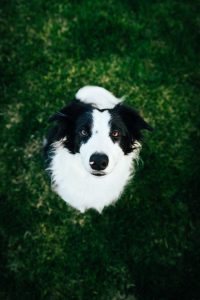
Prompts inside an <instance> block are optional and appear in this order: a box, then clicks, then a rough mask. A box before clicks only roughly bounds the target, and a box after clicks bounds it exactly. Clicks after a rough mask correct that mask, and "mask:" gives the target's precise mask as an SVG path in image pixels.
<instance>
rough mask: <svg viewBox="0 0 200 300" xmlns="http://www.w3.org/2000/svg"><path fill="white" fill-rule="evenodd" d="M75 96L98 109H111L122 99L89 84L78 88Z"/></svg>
mask: <svg viewBox="0 0 200 300" xmlns="http://www.w3.org/2000/svg"><path fill="white" fill-rule="evenodd" d="M75 97H76V99H78V100H80V101H82V102H84V103H87V104H91V105H93V106H94V107H96V108H98V109H112V108H113V107H114V106H115V105H117V104H119V103H120V102H121V101H122V100H121V99H118V98H116V97H115V96H114V95H113V94H111V93H110V92H109V91H107V90H106V89H104V88H102V87H99V86H89V85H88V86H85V87H83V88H81V89H80V90H78V92H77V93H76V96H75Z"/></svg>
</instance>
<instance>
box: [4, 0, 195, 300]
mask: <svg viewBox="0 0 200 300" xmlns="http://www.w3.org/2000/svg"><path fill="white" fill-rule="evenodd" d="M197 10H198V7H197V3H196V1H186V0H183V1H182V2H181V3H180V2H179V1H175V0H166V1H164V0H161V1H156V0H151V1H143V0H141V1H137V0H135V1H130V0H125V1H120V0H117V1H113V0H107V1H104V0H102V1H91V0H86V1H81V0H76V1H70V0H68V1H61V0H58V1H56V2H55V1H44V0H31V1H24V0H15V1H10V2H7V1H5V2H4V3H3V4H2V6H1V11H0V13H1V16H0V22H1V56H0V62H1V67H2V71H3V72H2V76H1V79H0V80H1V94H2V97H1V115H0V129H1V148H0V154H1V161H0V178H1V185H0V237H1V243H0V248H1V268H0V274H1V280H0V282H1V285H2V287H1V289H0V290H1V292H0V296H1V298H2V299H8V300H10V299H53V300H54V299H55V300H58V299H59V300H60V299H69V300H73V299H74V300H88V299H98V300H99V299H102V300H106V299H117V300H118V299H128V295H129V296H130V295H136V297H137V299H141V300H151V299H152V300H169V299H182V300H184V299H190V300H196V299H198V298H199V292H200V291H199V280H200V274H199V269H200V268H199V267H200V266H199V265H200V262H199V246H200V245H199V233H200V232H199V228H200V226H199V225H200V224H199V218H198V214H199V178H200V177H199V171H200V170H199V166H200V161H199V146H200V145H199V137H200V130H199V128H200V126H199V125H200V124H199V113H198V112H199V101H198V96H199V79H198V78H199V77H198V75H199V69H198V63H197V62H198V51H199V49H198V48H199V44H198V35H197V33H198V25H199V17H198V15H197ZM86 84H96V85H100V86H103V87H105V88H107V89H109V90H111V91H112V92H113V93H114V94H115V95H117V96H120V97H121V96H122V95H126V103H128V104H129V105H131V106H133V107H135V108H136V109H137V110H138V111H140V112H141V114H142V115H143V116H144V117H145V119H146V120H147V121H148V122H149V123H150V124H151V125H152V126H153V127H154V128H155V130H154V132H153V133H147V134H146V135H145V141H144V146H143V151H142V160H143V164H141V165H140V166H139V167H138V170H137V174H136V177H135V178H134V179H133V181H132V182H131V183H130V185H129V186H128V187H127V189H126V192H125V193H124V195H123V196H122V197H121V199H120V200H119V201H118V202H117V203H116V205H115V206H111V207H108V208H107V209H105V210H104V212H103V214H102V215H99V214H98V213H96V212H95V211H92V210H90V211H88V212H87V213H86V214H84V215H81V214H79V213H78V212H76V211H75V210H73V209H71V208H70V207H69V206H67V205H66V204H65V203H64V202H63V201H62V200H61V199H59V197H58V196H56V195H55V194H53V193H52V191H51V189H50V186H49V181H48V178H47V176H46V174H45V172H44V164H43V157H42V139H43V136H44V135H45V134H46V132H47V130H48V126H49V125H48V122H47V120H48V117H49V116H50V115H51V114H52V113H53V112H55V111H57V110H58V109H59V108H60V107H62V106H63V105H64V104H65V103H67V102H68V101H69V100H70V99H72V98H73V96H74V94H75V92H76V91H77V90H78V89H79V88H80V87H82V86H84V85H86Z"/></svg>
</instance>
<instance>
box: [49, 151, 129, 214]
mask: <svg viewBox="0 0 200 300" xmlns="http://www.w3.org/2000/svg"><path fill="white" fill-rule="evenodd" d="M54 151H55V152H54V156H53V159H52V163H51V166H50V170H51V172H52V181H53V187H54V189H55V191H56V192H57V193H58V194H59V195H60V197H61V198H62V199H63V200H65V201H66V202H67V203H68V204H70V205H71V206H72V207H74V208H76V209H78V210H79V211H80V212H82V213H83V212H85V211H86V210H87V209H89V208H94V209H96V210H97V211H99V212H101V211H102V210H103V208H104V207H105V206H107V205H109V204H111V203H113V202H115V201H116V200H117V199H118V198H119V196H120V194H121V193H122V191H123V189H124V186H125V185H126V184H127V182H128V180H129V178H130V176H131V173H132V172H133V158H134V153H130V154H129V155H127V156H123V158H122V159H121V160H120V161H119V162H118V163H117V165H116V166H115V169H114V170H113V171H112V172H111V173H109V174H107V175H105V176H100V177H97V176H94V175H92V174H91V173H89V172H88V171H87V170H86V169H85V168H84V167H83V164H82V160H81V156H80V154H79V153H77V154H75V155H73V154H70V153H69V151H68V150H67V149H66V148H64V147H63V146H62V145H56V146H55V150H54Z"/></svg>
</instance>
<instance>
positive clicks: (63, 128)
mask: <svg viewBox="0 0 200 300" xmlns="http://www.w3.org/2000/svg"><path fill="white" fill-rule="evenodd" d="M93 110H94V108H93V107H92V106H91V105H90V104H85V103H83V102H80V101H79V100H73V101H72V102H70V103H69V104H68V105H67V106H65V107H64V108H63V109H61V110H60V111H59V112H57V113H55V114H54V115H52V116H51V117H50V118H49V121H56V122H57V124H56V126H55V127H54V128H53V129H52V130H51V131H50V133H49V136H48V138H47V144H46V146H45V154H46V156H47V157H48V153H49V150H50V149H51V144H52V143H54V142H56V141H59V140H61V139H63V138H65V137H66V140H65V141H64V142H63V143H64V147H66V148H67V149H68V150H69V151H70V152H71V153H72V154H75V153H77V152H79V149H80V146H81V144H82V143H85V142H86V141H87V140H88V139H89V138H90V136H91V129H92V122H93V121H92V111H93ZM101 111H103V110H101ZM108 111H109V113H110V115H111V122H110V127H111V131H110V137H111V139H112V141H113V142H114V143H116V142H119V144H120V146H121V148H122V150H123V152H124V154H125V155H126V154H128V153H130V152H131V151H133V144H134V142H135V141H141V139H142V133H141V131H142V130H143V129H147V130H152V128H151V126H150V125H148V124H147V123H146V122H145V121H144V120H143V118H142V117H141V116H140V115H139V114H138V113H137V112H136V111H135V110H133V109H132V108H129V107H128V106H126V105H123V104H118V105H117V106H116V107H114V108H113V109H108ZM113 130H118V131H119V132H120V135H119V136H118V137H117V138H115V137H113V136H112V131H113Z"/></svg>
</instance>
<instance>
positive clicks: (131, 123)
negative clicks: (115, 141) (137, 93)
mask: <svg viewBox="0 0 200 300" xmlns="http://www.w3.org/2000/svg"><path fill="white" fill-rule="evenodd" d="M117 109H118V112H119V114H120V116H121V118H122V120H123V121H124V123H125V124H126V127H127V129H128V131H129V132H130V133H131V135H132V136H133V138H134V139H136V140H141V138H142V133H141V131H142V130H149V131H153V128H152V127H151V126H150V125H149V124H148V123H147V122H146V121H145V120H144V119H143V118H142V117H141V116H140V115H139V114H138V113H137V112H136V111H135V110H134V109H132V108H130V107H128V106H126V105H124V104H119V106H118V108H117Z"/></svg>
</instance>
